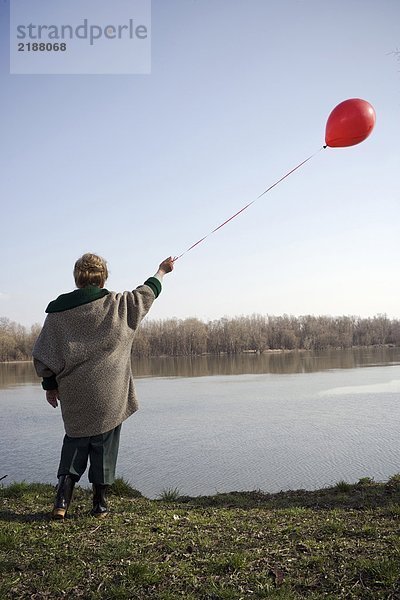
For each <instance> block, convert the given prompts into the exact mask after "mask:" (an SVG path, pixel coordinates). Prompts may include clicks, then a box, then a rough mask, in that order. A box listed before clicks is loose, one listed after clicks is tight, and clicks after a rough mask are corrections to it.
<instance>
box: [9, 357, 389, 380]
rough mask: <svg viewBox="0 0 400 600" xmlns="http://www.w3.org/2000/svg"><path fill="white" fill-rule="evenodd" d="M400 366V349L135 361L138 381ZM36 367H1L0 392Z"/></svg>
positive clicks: (31, 374)
mask: <svg viewBox="0 0 400 600" xmlns="http://www.w3.org/2000/svg"><path fill="white" fill-rule="evenodd" d="M397 364H400V348H385V347H382V348H380V347H378V348H351V349H347V350H325V351H322V352H307V351H300V352H268V353H266V354H261V355H258V354H239V355H237V356H226V355H222V356H196V357H183V356H180V357H163V358H158V357H154V358H142V359H139V360H137V359H136V360H135V361H134V363H133V370H134V373H135V376H136V377H205V376H208V375H246V374H255V375H256V374H262V373H275V374H290V373H314V372H317V371H327V370H329V369H354V368H356V367H370V366H373V365H380V366H382V365H397ZM38 382H39V380H38V378H37V376H36V374H35V370H34V368H33V364H32V363H29V362H22V363H18V362H16V363H0V389H1V388H7V387H13V386H16V385H24V384H31V383H38Z"/></svg>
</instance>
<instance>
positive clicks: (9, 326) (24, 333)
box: [0, 317, 41, 362]
mask: <svg viewBox="0 0 400 600" xmlns="http://www.w3.org/2000/svg"><path fill="white" fill-rule="evenodd" d="M40 329H41V327H40V325H32V327H30V328H27V327H24V326H23V325H19V324H18V323H14V322H13V321H10V319H6V318H5V317H0V361H2V362H4V361H11V360H29V359H30V358H32V348H33V344H34V343H35V340H36V338H37V336H38V335H39V332H40Z"/></svg>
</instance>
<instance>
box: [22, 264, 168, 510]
mask: <svg viewBox="0 0 400 600" xmlns="http://www.w3.org/2000/svg"><path fill="white" fill-rule="evenodd" d="M173 267H174V260H173V258H172V257H169V258H167V259H165V260H164V261H163V262H162V263H161V264H160V266H159V269H158V271H157V273H156V274H155V275H154V277H150V278H149V279H147V280H146V281H145V283H144V284H143V285H141V286H139V287H137V288H136V289H135V290H133V291H132V292H123V293H115V292H109V291H108V290H106V289H105V288H104V285H105V282H106V280H107V277H108V270H107V263H106V261H105V260H104V259H103V258H101V257H100V256H97V255H96V254H84V255H83V256H82V257H81V258H80V259H78V260H77V261H76V263H75V268H74V278H75V284H76V287H77V289H76V290H74V291H73V292H70V293H68V294H62V295H61V296H59V297H58V298H57V299H56V300H53V302H50V304H49V305H48V307H47V309H46V313H48V314H47V317H46V320H45V322H44V325H43V328H42V331H41V332H40V335H39V337H38V339H37V341H36V343H35V346H34V348H33V358H34V365H35V369H36V372H37V374H38V376H39V377H42V378H43V383H42V386H43V389H44V390H46V398H47V401H48V402H49V404H51V406H53V407H54V408H56V407H57V406H58V400H59V401H60V404H61V413H62V418H63V421H64V426H65V433H66V435H65V437H64V442H63V446H62V450H61V460H60V465H59V468H58V474H57V477H58V487H57V494H56V499H55V503H54V508H53V512H52V516H53V518H54V519H64V517H65V515H66V513H67V510H68V506H69V504H70V502H71V498H72V492H73V488H74V485H75V483H76V482H77V481H79V479H80V477H81V476H82V475H83V473H84V472H85V470H86V466H87V462H88V459H90V468H89V481H90V482H91V483H92V484H93V509H92V512H91V514H92V515H94V516H99V517H102V516H105V515H106V514H107V512H108V507H107V502H106V490H107V487H108V486H109V485H111V484H112V483H113V482H114V479H115V466H116V462H117V455H118V447H119V436H120V430H121V424H122V422H123V421H125V419H127V418H128V417H129V416H130V415H131V414H133V413H134V412H135V411H136V410H137V409H138V404H137V399H136V394H135V388H134V382H133V375H132V366H131V350H132V344H133V340H134V336H135V333H136V330H137V328H138V326H139V324H140V322H141V321H142V319H143V317H144V316H145V315H146V314H147V312H148V311H149V309H150V307H151V305H152V304H153V302H154V300H155V298H157V296H158V295H159V294H160V292H161V281H162V278H163V276H164V275H165V274H166V273H170V272H171V271H172V269H173Z"/></svg>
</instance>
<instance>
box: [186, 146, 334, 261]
mask: <svg viewBox="0 0 400 600" xmlns="http://www.w3.org/2000/svg"><path fill="white" fill-rule="evenodd" d="M324 148H326V146H322V147H321V148H319V150H317V151H316V152H314V154H311V156H309V157H308V158H306V159H305V160H303V161H302V162H301V163H299V164H298V165H297V166H296V167H294V168H293V169H291V171H289V172H288V173H286V175H284V176H283V177H281V178H280V179H278V181H275V183H273V184H272V185H270V186H269V188H267V189H266V190H264V191H263V192H262V194H260V195H259V196H257V198H255V199H254V200H252V201H251V202H249V203H248V204H246V206H243V208H241V209H240V210H238V211H237V212H236V213H235V214H234V215H232V216H231V217H229V219H226V221H224V222H223V223H221V225H218V227H216V228H215V229H213V230H212V231H210V233H207V235H205V236H204V237H202V238H201V239H200V240H198V241H197V242H195V243H194V244H192V245H191V246H190V247H189V248H188V249H187V250H185V251H184V252H182V254H179V256H176V257H175V258H174V261H176V260H178V258H181V257H182V256H183V255H184V254H186V253H187V252H190V250H193V248H195V247H196V246H198V245H199V244H201V242H204V240H205V239H207V238H208V237H209V236H210V235H212V234H213V233H215V232H216V231H218V229H221V228H222V227H224V225H226V224H227V223H229V221H232V220H233V219H235V218H236V217H237V216H238V215H240V213H242V212H244V211H245V210H246V209H247V208H249V206H251V205H252V204H254V203H255V202H257V200H259V199H260V198H261V197H262V196H264V195H265V194H266V193H267V192H269V191H270V190H272V188H274V187H275V186H277V185H278V184H279V183H281V181H283V180H284V179H286V177H289V175H291V174H292V173H294V172H295V171H297V169H300V167H302V166H303V165H305V164H306V162H308V161H309V160H311V159H312V158H313V157H314V156H315V155H316V154H318V152H321V150H323V149H324Z"/></svg>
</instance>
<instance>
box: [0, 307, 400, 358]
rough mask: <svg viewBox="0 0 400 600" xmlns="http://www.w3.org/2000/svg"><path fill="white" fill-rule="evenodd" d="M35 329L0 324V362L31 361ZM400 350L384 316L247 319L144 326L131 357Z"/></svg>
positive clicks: (396, 330) (399, 325) (394, 326)
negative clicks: (378, 348) (374, 348)
mask: <svg viewBox="0 0 400 600" xmlns="http://www.w3.org/2000/svg"><path fill="white" fill-rule="evenodd" d="M39 331H40V325H38V324H36V325H33V326H32V327H30V328H26V327H24V326H22V325H19V324H18V323H14V322H12V321H10V320H9V319H6V318H0V361H12V360H26V359H29V358H30V357H31V353H32V348H33V344H34V342H35V340H36V338H37V336H38V334H39ZM388 344H391V345H394V346H400V320H396V319H394V320H393V319H389V318H388V317H387V316H386V315H381V314H379V315H376V316H374V317H370V318H361V317H352V316H342V317H329V316H317V317H316V316H312V315H305V316H301V317H293V316H290V315H283V316H270V315H267V316H263V315H251V316H242V317H233V318H225V317H224V318H221V319H217V320H214V321H209V322H204V321H200V320H199V319H195V318H188V319H164V320H158V321H151V320H148V321H145V322H144V323H143V324H142V325H141V327H140V330H139V332H138V335H137V336H136V339H135V344H134V347H133V354H134V356H137V357H142V356H196V355H201V354H207V353H208V354H228V355H234V354H240V353H241V352H245V351H251V352H258V353H262V352H265V351H267V350H324V349H326V348H351V347H353V346H383V345H388Z"/></svg>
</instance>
